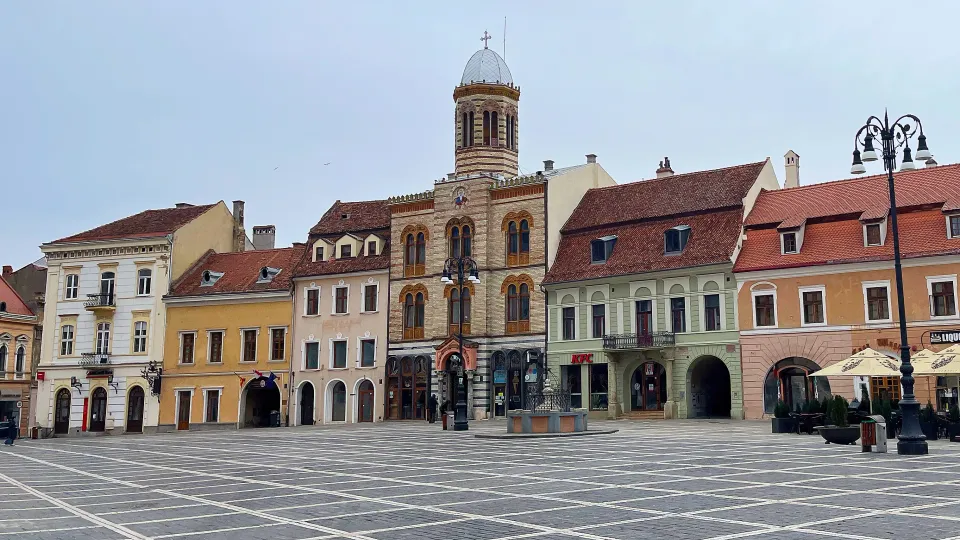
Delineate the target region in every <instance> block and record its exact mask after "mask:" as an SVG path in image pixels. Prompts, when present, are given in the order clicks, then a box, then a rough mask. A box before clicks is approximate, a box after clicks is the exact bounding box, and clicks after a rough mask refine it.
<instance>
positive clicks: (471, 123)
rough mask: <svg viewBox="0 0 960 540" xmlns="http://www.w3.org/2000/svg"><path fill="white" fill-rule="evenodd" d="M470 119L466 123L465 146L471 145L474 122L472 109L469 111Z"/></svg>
mask: <svg viewBox="0 0 960 540" xmlns="http://www.w3.org/2000/svg"><path fill="white" fill-rule="evenodd" d="M469 116H470V121H469V123H468V125H467V146H473V130H474V127H475V126H476V124H475V123H474V120H473V111H470V115H469Z"/></svg>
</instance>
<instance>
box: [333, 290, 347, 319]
mask: <svg viewBox="0 0 960 540" xmlns="http://www.w3.org/2000/svg"><path fill="white" fill-rule="evenodd" d="M347 290H348V289H347V288H346V287H334V289H333V293H334V311H333V312H334V313H336V314H338V315H342V314H344V313H346V312H347Z"/></svg>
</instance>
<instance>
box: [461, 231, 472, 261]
mask: <svg viewBox="0 0 960 540" xmlns="http://www.w3.org/2000/svg"><path fill="white" fill-rule="evenodd" d="M472 248H473V237H472V236H471V231H470V226H469V225H464V226H463V256H464V257H470V256H472V255H473V253H472V252H473V249H472Z"/></svg>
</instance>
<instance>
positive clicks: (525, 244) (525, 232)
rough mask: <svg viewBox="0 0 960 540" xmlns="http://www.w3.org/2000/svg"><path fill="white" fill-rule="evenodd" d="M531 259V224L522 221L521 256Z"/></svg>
mask: <svg viewBox="0 0 960 540" xmlns="http://www.w3.org/2000/svg"><path fill="white" fill-rule="evenodd" d="M524 255H526V256H527V258H528V260H529V257H530V222H528V221H527V220H525V219H523V220H520V256H521V257H523V256H524Z"/></svg>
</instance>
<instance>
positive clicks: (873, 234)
mask: <svg viewBox="0 0 960 540" xmlns="http://www.w3.org/2000/svg"><path fill="white" fill-rule="evenodd" d="M866 229H867V245H868V246H879V245H881V243H882V239H881V238H880V224H879V223H871V224H869V225H867V226H866Z"/></svg>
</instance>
